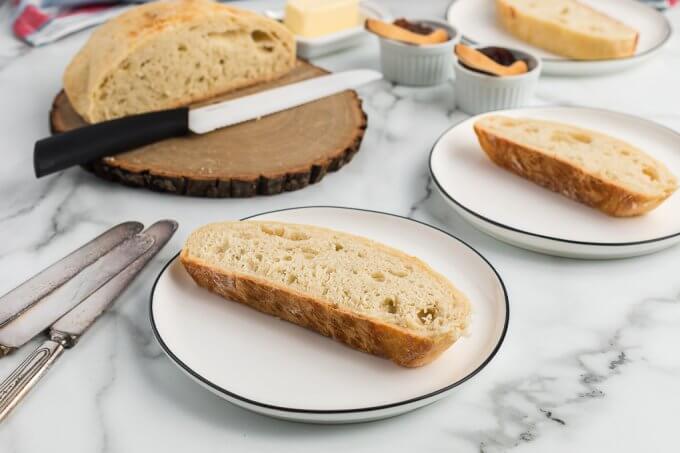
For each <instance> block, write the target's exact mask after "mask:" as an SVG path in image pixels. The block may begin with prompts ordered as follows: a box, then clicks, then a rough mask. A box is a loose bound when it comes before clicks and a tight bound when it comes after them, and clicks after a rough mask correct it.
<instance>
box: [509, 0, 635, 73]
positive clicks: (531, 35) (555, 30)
mask: <svg viewBox="0 0 680 453" xmlns="http://www.w3.org/2000/svg"><path fill="white" fill-rule="evenodd" d="M496 6H497V15H498V19H499V20H500V23H501V24H502V25H503V27H504V28H505V29H506V30H507V31H509V32H510V33H512V34H513V35H515V36H517V37H518V38H520V39H521V40H523V41H526V42H528V43H529V44H532V45H534V46H536V47H540V48H543V49H546V50H548V51H550V52H553V53H556V54H558V55H562V56H565V57H569V58H574V59H577V60H600V59H609V58H623V57H628V56H631V55H633V54H634V53H635V49H636V47H637V43H638V32H637V31H636V30H635V29H633V28H631V27H629V26H627V25H625V24H623V23H621V22H619V21H617V20H615V19H612V18H611V17H609V16H607V15H605V14H603V13H601V12H599V11H596V10H594V9H593V8H591V7H589V6H587V5H584V4H583V3H580V2H578V1H575V0H496Z"/></svg>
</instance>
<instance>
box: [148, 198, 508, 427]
mask: <svg viewBox="0 0 680 453" xmlns="http://www.w3.org/2000/svg"><path fill="white" fill-rule="evenodd" d="M251 219H257V220H276V221H282V222H294V223H306V224H312V225H318V226H323V227H329V228H333V229H337V230H340V231H345V232H348V233H352V234H358V235H362V236H365V237H368V238H371V239H375V240H378V241H380V242H383V243H385V244H388V245H390V246H393V247H397V248H399V249H401V250H404V251H405V252H407V253H409V254H412V255H415V256H418V257H419V258H421V259H423V260H424V261H426V262H427V263H428V264H429V265H430V266H432V267H433V268H434V269H435V270H437V271H438V272H440V273H442V274H443V275H445V276H446V277H448V278H449V279H450V280H451V281H452V282H454V284H455V285H456V286H457V287H458V288H459V289H461V290H462V291H463V292H465V293H466V294H467V295H468V297H469V298H470V301H471V304H472V322H471V325H470V329H469V331H470V332H469V335H468V336H466V337H463V338H461V339H459V340H458V341H457V342H456V343H455V344H454V345H453V346H452V347H451V348H449V349H448V350H447V351H446V352H444V354H443V355H442V356H440V357H439V358H438V359H437V360H435V361H434V362H432V363H431V364H429V365H426V366H424V367H420V368H415V369H408V368H402V367H400V366H398V365H395V364H394V363H392V362H390V361H388V360H385V359H382V358H378V357H374V356H372V355H369V354H365V353H362V352H359V351H355V350H353V349H350V348H348V347H346V346H344V345H342V344H340V343H338V342H335V341H333V340H331V339H329V338H326V337H323V336H321V335H319V334H316V333H314V332H312V331H309V330H306V329H303V328H300V327H298V326H295V325H293V324H290V323H287V322H283V321H280V320H278V319H277V318H274V317H272V316H268V315H265V314H262V313H260V312H257V311H255V310H252V309H250V308H248V307H246V306H244V305H241V304H238V303H235V302H230V301H226V300H224V299H222V298H220V297H218V296H216V295H214V294H212V293H210V292H208V291H207V290H205V289H202V288H200V287H198V286H197V285H196V284H195V283H194V282H193V280H192V279H191V277H190V276H189V275H188V274H187V273H186V272H185V270H184V268H183V267H182V265H181V264H180V263H179V261H178V259H177V257H175V258H173V259H172V260H171V261H170V262H169V263H168V264H167V265H166V266H165V268H164V269H163V270H162V271H161V273H160V275H159V276H158V279H157V280H156V283H155V284H154V287H153V290H152V292H151V308H150V312H151V324H152V326H153V331H154V334H155V336H156V338H157V339H158V341H159V342H160V344H161V346H162V348H163V350H164V351H165V352H166V353H167V355H168V356H169V357H170V359H171V360H172V361H173V362H174V363H175V364H177V365H178V366H179V367H180V368H181V369H182V370H183V371H184V372H186V373H187V374H188V375H189V376H190V377H192V378H193V379H194V380H195V381H196V382H198V383H199V384H201V385H202V386H204V387H205V388H207V389H209V390H211V391H212V392H214V393H216V394H217V395H219V396H221V397H223V398H224V399H226V400H228V401H230V402H232V403H234V404H236V405H238V406H241V407H243V408H246V409H249V410H252V411H255V412H258V413H261V414H264V415H268V416H272V417H277V418H282V419H287V420H293V421H300V422H310V423H354V422H363V421H370V420H377V419H381V418H387V417H393V416H395V415H399V414H402V413H404V412H408V411H411V410H413V409H416V408H419V407H422V406H425V405H427V404H430V403H432V402H434V401H437V400H439V399H441V398H443V397H445V396H446V395H448V394H449V393H450V392H452V391H453V390H454V389H455V388H456V387H458V386H459V385H461V384H462V383H463V382H465V381H468V380H469V379H471V378H472V377H473V376H475V375H476V374H477V373H478V372H479V371H481V370H482V369H483V368H484V367H485V366H486V365H488V364H489V362H490V361H491V360H492V359H493V357H494V356H495V354H496V353H497V352H498V350H499V348H500V346H501V343H502V342H503V339H504V337H505V332H506V330H507V327H508V319H509V306H508V296H507V293H506V290H505V286H504V285H503V282H502V280H501V278H500V276H499V275H498V273H497V272H496V271H495V270H494V268H493V267H492V266H491V264H490V263H489V262H488V261H487V260H486V259H485V258H484V257H483V256H481V255H480V254H479V253H478V252H477V251H475V250H474V249H473V248H472V247H470V246H469V245H467V244H465V243H464V242H462V241H461V240H459V239H457V238H455V237H453V236H451V235H450V234H448V233H446V232H444V231H442V230H439V229H437V228H434V227H431V226H428V225H426V224H423V223H420V222H417V221H414V220H411V219H407V218H404V217H399V216H395V215H391V214H385V213H380V212H374V211H364V210H359V209H352V208H338V207H305V208H292V209H286V210H281V211H274V212H269V213H265V214H260V215H257V216H254V217H251ZM468 385H469V384H468Z"/></svg>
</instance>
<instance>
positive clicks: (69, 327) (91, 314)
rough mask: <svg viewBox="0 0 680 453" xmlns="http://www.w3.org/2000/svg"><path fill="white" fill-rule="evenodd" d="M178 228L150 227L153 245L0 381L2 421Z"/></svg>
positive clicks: (148, 232)
mask: <svg viewBox="0 0 680 453" xmlns="http://www.w3.org/2000/svg"><path fill="white" fill-rule="evenodd" d="M176 230H177V223H176V222H175V221H172V220H162V221H160V222H157V223H155V224H153V225H151V226H150V227H149V228H147V229H146V230H145V231H144V232H143V233H141V235H142V236H146V237H148V238H149V239H150V240H151V243H152V245H151V247H150V248H148V249H147V250H146V251H145V252H144V253H143V254H142V255H141V256H139V257H138V258H137V259H136V260H135V261H134V262H133V263H132V264H130V265H129V266H128V267H127V268H126V269H125V270H123V271H121V272H120V273H119V274H118V275H116V276H115V277H114V278H112V279H111V280H109V281H108V282H107V283H106V284H105V285H104V286H102V287H101V288H100V289H99V290H97V291H96V292H94V293H93V294H92V295H90V296H89V297H88V298H86V299H85V300H83V301H82V302H81V303H80V304H78V305H77V306H76V307H75V308H73V309H72V310H71V311H69V312H68V313H66V314H65V315H63V316H62V317H61V318H59V319H58V320H57V321H56V322H54V323H53V324H52V325H51V326H50V327H49V330H48V335H47V336H48V339H47V340H46V341H45V342H44V343H42V344H41V345H40V346H39V347H38V348H37V349H36V350H35V351H33V352H32V353H31V354H30V355H29V356H28V357H27V358H26V360H24V361H23V362H22V363H21V364H20V365H19V366H18V367H17V369H16V370H14V372H12V373H11V374H10V375H9V377H7V379H5V380H4V381H3V382H2V383H0V422H1V421H3V420H4V419H5V418H6V417H7V416H8V415H9V413H10V412H11V411H12V409H14V408H15V407H16V406H17V404H19V402H20V401H21V400H22V399H23V398H24V397H25V396H26V395H27V394H28V392H29V391H30V390H31V389H32V388H33V387H34V386H35V385H36V383H37V382H38V381H39V380H40V378H41V377H42V376H44V375H45V373H46V372H47V370H48V369H49V367H50V366H52V364H53V363H54V362H55V361H56V360H57V358H59V357H60V356H61V354H62V353H63V352H64V350H68V349H71V348H72V347H73V346H75V345H76V343H77V342H78V340H79V339H80V337H81V336H82V335H83V334H84V333H85V331H86V330H87V329H88V328H89V327H90V326H91V325H92V324H93V323H94V322H95V321H96V320H97V318H99V316H100V315H101V314H102V313H103V312H104V310H106V309H107V308H108V307H109V306H110V305H111V304H112V303H113V302H114V301H115V300H116V299H117V298H118V296H119V295H120V294H121V293H122V292H123V290H125V288H126V287H127V286H128V285H129V284H130V283H131V282H132V280H134V278H135V277H136V276H137V275H138V274H139V272H140V271H141V270H142V269H143V268H144V266H145V265H146V264H147V263H148V262H149V260H151V258H152V257H153V256H154V255H155V254H156V253H158V251H159V250H160V249H161V248H163V246H164V245H165V244H166V243H167V242H168V240H170V238H171V237H172V235H173V234H174V233H175V231H176ZM38 306H39V305H38Z"/></svg>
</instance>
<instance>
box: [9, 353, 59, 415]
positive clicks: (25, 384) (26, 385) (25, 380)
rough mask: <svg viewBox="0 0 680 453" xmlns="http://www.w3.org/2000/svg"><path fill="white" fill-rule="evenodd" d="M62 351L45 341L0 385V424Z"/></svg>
mask: <svg viewBox="0 0 680 453" xmlns="http://www.w3.org/2000/svg"><path fill="white" fill-rule="evenodd" d="M63 351H64V346H62V345H61V343H59V342H56V341H53V340H47V341H45V342H44V343H43V344H41V345H40V346H39V347H38V349H36V350H35V351H33V352H32V353H31V355H29V356H28V357H27V358H26V360H24V361H23V362H22V363H21V365H19V366H18V367H17V369H16V370H14V371H13V372H12V374H10V375H9V377H7V379H5V380H4V381H3V382H2V383H1V384H0V422H2V421H3V420H4V419H5V418H7V416H8V415H9V413H10V412H12V409H14V408H15V407H16V406H17V404H19V402H20V401H21V400H22V399H23V398H24V396H26V394H28V392H29V391H30V390H31V389H32V388H33V387H34V386H35V384H36V383H37V382H38V381H39V380H40V378H41V377H43V375H44V374H45V373H46V372H47V370H48V368H49V367H50V366H51V365H52V363H54V361H55V360H57V358H58V357H59V356H60V355H61V353H62V352H63Z"/></svg>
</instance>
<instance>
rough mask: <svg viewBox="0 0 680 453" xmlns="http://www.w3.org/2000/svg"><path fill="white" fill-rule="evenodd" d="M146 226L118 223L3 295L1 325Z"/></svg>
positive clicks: (1, 298) (136, 223) (0, 314)
mask: <svg viewBox="0 0 680 453" xmlns="http://www.w3.org/2000/svg"><path fill="white" fill-rule="evenodd" d="M143 229H144V225H142V224H141V223H139V222H125V223H121V224H120V225H116V226H115V227H113V228H111V229H109V230H107V231H105V232H104V233H102V234H101V235H99V236H98V237H96V238H94V239H92V240H91V241H90V242H88V243H87V244H85V245H83V246H82V247H80V248H79V249H77V250H75V251H74V252H72V253H71V254H69V255H67V256H65V257H64V258H62V259H60V260H59V261H57V262H56V263H54V264H52V265H51V266H49V267H47V268H46V269H44V270H42V271H41V272H39V273H38V274H36V275H35V276H33V277H31V278H30V279H28V280H26V281H25V282H24V283H22V284H21V285H19V286H17V287H16V288H14V289H13V290H11V291H10V292H8V293H7V294H5V295H4V296H2V297H0V328H1V327H2V326H4V325H5V324H7V323H9V322H10V321H12V320H13V319H15V318H17V317H18V316H19V315H21V314H22V313H23V312H24V311H25V310H28V309H29V308H31V307H32V306H33V305H34V304H35V303H36V302H38V301H39V300H40V299H42V298H43V297H45V296H46V295H48V294H49V293H51V292H52V291H54V290H55V289H56V288H58V287H59V286H61V285H63V284H64V283H65V282H66V281H68V280H69V279H70V278H71V277H73V276H74V275H76V274H77V273H78V272H80V271H82V270H83V269H84V268H86V267H87V266H89V265H90V264H92V263H94V262H95V261H96V260H98V259H99V258H101V257H102V256H103V255H105V254H106V253H108V252H109V251H111V249H113V248H114V247H115V246H117V245H118V244H120V243H121V242H123V241H125V240H126V239H129V238H131V237H132V236H134V235H135V234H137V233H139V232H140V231H142V230H143Z"/></svg>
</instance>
